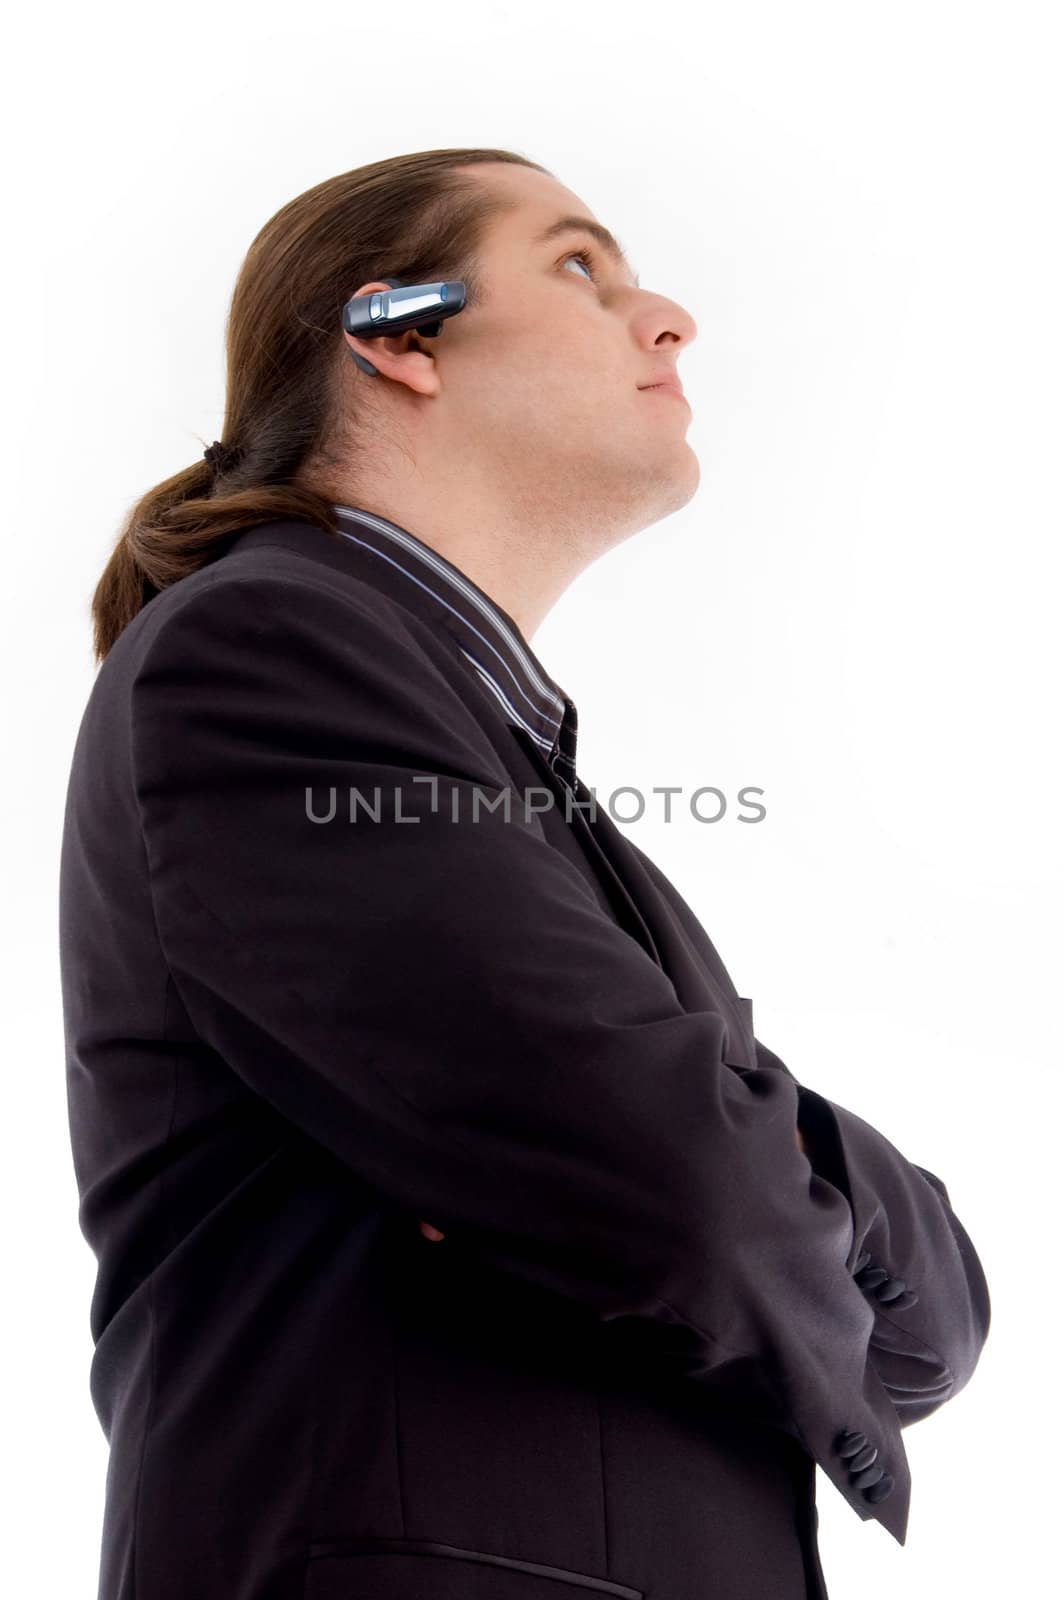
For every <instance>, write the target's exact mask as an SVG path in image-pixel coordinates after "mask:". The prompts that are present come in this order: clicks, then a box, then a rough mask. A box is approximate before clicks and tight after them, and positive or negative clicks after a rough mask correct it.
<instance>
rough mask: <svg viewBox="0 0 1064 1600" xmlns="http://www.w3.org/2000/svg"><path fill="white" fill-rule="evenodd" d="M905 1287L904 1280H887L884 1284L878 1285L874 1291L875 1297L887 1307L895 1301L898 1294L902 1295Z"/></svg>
mask: <svg viewBox="0 0 1064 1600" xmlns="http://www.w3.org/2000/svg"><path fill="white" fill-rule="evenodd" d="M905 1287H906V1284H905V1279H904V1278H888V1279H887V1281H886V1283H881V1284H880V1286H879V1288H878V1289H877V1290H876V1295H877V1298H878V1299H880V1300H882V1302H883V1304H884V1305H889V1304H890V1302H891V1301H892V1300H896V1299H897V1298H898V1296H899V1295H900V1294H902V1293H904V1291H905Z"/></svg>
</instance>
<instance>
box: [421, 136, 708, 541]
mask: <svg viewBox="0 0 1064 1600" xmlns="http://www.w3.org/2000/svg"><path fill="white" fill-rule="evenodd" d="M464 170H465V171H466V173H468V174H470V175H475V177H476V179H477V181H478V182H483V183H485V184H487V185H490V186H492V187H493V188H495V189H498V190H502V191H504V192H505V193H506V195H507V196H508V197H509V198H510V199H512V200H514V201H515V202H516V205H515V206H514V209H513V210H510V211H508V212H506V213H505V214H504V215H502V216H501V217H499V218H497V219H496V220H495V222H494V223H492V224H491V225H490V226H489V228H488V231H487V233H486V235H485V238H484V241H483V244H482V248H481V250H480V253H479V261H480V266H481V275H482V279H483V284H484V298H483V300H482V301H481V302H480V303H478V304H477V305H476V306H473V307H470V309H469V311H468V314H467V313H466V312H462V313H460V314H459V315H458V316H456V317H454V318H453V319H448V320H447V321H445V322H444V323H443V325H442V329H441V334H440V338H439V341H438V343H437V341H436V340H431V341H428V342H427V344H426V345H425V346H423V348H424V349H431V350H432V353H433V356H434V357H435V359H436V362H437V376H438V382H439V388H438V390H437V392H436V393H435V394H434V395H433V396H432V403H431V405H430V406H428V407H427V408H425V407H419V412H420V418H419V420H420V423H421V425H422V426H423V427H424V428H425V429H426V435H424V436H423V442H424V443H425V444H426V445H427V446H428V447H429V454H430V455H431V457H432V459H433V460H434V461H435V462H436V463H437V464H438V463H439V461H440V459H441V456H445V458H446V460H447V463H448V467H449V469H450V470H453V471H455V472H456V473H462V474H464V475H467V481H468V480H469V479H470V478H471V479H476V480H478V481H479V483H480V485H481V486H482V487H483V488H484V489H485V490H486V491H489V493H490V497H491V498H492V499H495V500H496V502H497V503H499V500H500V496H501V497H503V499H504V501H505V503H506V504H507V505H508V507H509V508H510V509H512V510H513V511H514V512H517V513H519V514H521V513H523V514H527V515H529V516H531V517H533V518H535V519H536V520H537V521H542V520H543V519H544V518H554V519H556V521H557V523H558V525H559V526H561V525H568V526H569V527H570V529H571V530H572V531H573V537H574V538H577V537H580V536H581V534H580V533H579V532H578V531H577V530H581V529H582V530H584V531H586V533H587V535H588V536H589V537H590V538H591V539H592V540H594V536H595V534H596V532H597V533H598V534H599V535H601V536H602V537H600V539H599V540H598V541H596V542H598V543H599V544H600V545H601V546H603V547H605V546H608V544H609V543H611V542H613V540H612V539H611V538H610V537H609V535H610V533H611V532H612V534H613V536H614V538H615V537H616V535H617V534H618V533H621V532H631V531H635V530H637V529H638V528H641V527H645V526H647V525H648V524H649V523H651V522H655V521H657V520H658V519H660V518H661V517H663V516H666V515H668V514H669V513H670V512H671V511H674V510H677V509H679V507H681V506H683V505H686V504H687V502H688V501H689V500H690V499H691V497H692V495H693V494H694V493H695V490H696V489H697V487H698V481H699V465H698V458H697V457H696V456H695V454H694V452H693V450H692V449H691V448H690V446H689V445H688V444H687V440H686V434H687V429H688V426H689V424H690V421H691V411H690V408H689V406H688V405H687V403H686V402H685V401H684V400H683V399H681V398H679V397H677V396H676V395H675V394H671V393H669V392H668V391H662V390H648V389H641V388H640V385H647V384H649V383H651V382H652V381H653V380H654V378H655V377H660V376H661V373H662V370H663V369H664V371H665V372H671V373H673V374H675V375H677V376H680V377H682V374H681V373H679V371H678V366H677V360H678V356H679V354H680V352H681V350H682V349H683V348H684V347H685V346H686V345H687V344H688V343H689V342H690V341H691V340H692V339H693V338H694V337H695V334H696V331H697V330H696V325H695V323H694V321H693V319H692V318H691V317H690V316H689V315H688V313H687V312H686V311H684V310H683V308H682V307H681V306H678V305H677V304H676V303H675V301H672V300H668V299H666V298H665V297H664V296H662V295H658V294H655V293H653V292H652V291H651V290H649V289H643V288H639V287H638V286H637V285H636V283H635V280H634V274H633V271H632V269H631V268H630V267H629V266H628V265H627V264H626V263H625V262H624V261H619V260H615V259H614V258H613V257H612V256H611V255H610V253H609V251H608V250H607V249H606V248H604V247H603V246H602V244H600V243H598V242H597V241H596V240H595V239H594V238H593V237H590V236H589V235H587V234H586V233H584V232H581V231H578V230H576V229H570V230H567V231H566V232H564V233H561V232H559V233H557V234H556V235H555V236H553V237H551V238H549V239H545V240H544V239H540V238H539V237H538V236H539V235H540V234H542V233H543V232H544V231H545V230H547V229H548V228H550V227H551V226H552V225H553V224H555V223H556V222H558V220H559V219H560V218H562V217H566V216H579V217H584V218H588V219H590V220H591V221H592V222H594V221H595V220H596V219H595V218H594V216H593V214H592V213H591V212H590V210H589V209H588V207H587V206H585V205H584V204H583V202H582V201H581V200H580V199H579V197H578V196H577V195H575V194H573V193H572V191H571V190H569V189H566V188H565V187H564V186H563V185H562V184H560V183H558V182H557V180H556V179H554V178H552V177H549V176H548V175H547V174H545V173H542V172H538V171H536V170H534V169H533V168H530V167H522V166H518V165H510V164H509V163H505V162H491V163H480V164H478V165H477V166H475V167H467V168H465V169H464ZM580 250H587V251H589V252H590V266H588V265H585V264H583V263H582V261H581V260H580V259H579V257H578V256H577V255H576V254H575V252H578V251H580ZM592 274H593V275H594V281H593V278H592Z"/></svg>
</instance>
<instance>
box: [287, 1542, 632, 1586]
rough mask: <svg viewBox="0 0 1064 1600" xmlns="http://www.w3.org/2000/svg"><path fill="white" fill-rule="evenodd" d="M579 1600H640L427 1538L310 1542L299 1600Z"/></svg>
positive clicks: (585, 1576) (604, 1581)
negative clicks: (607, 1599)
mask: <svg viewBox="0 0 1064 1600" xmlns="http://www.w3.org/2000/svg"><path fill="white" fill-rule="evenodd" d="M566 1588H568V1589H569V1591H570V1600H575V1594H576V1591H577V1590H579V1591H580V1594H581V1595H582V1597H583V1600H592V1596H593V1595H594V1594H596V1593H598V1594H601V1595H604V1596H611V1595H612V1596H614V1597H615V1600H643V1592H642V1590H641V1589H630V1588H628V1587H627V1585H625V1584H622V1583H612V1582H610V1580H609V1579H608V1578H596V1577H594V1576H592V1574H590V1573H587V1572H573V1571H571V1570H570V1569H569V1568H568V1567H554V1566H549V1565H547V1564H545V1563H543V1562H539V1561H519V1560H518V1559H517V1558H516V1557H514V1556H502V1555H492V1554H489V1553H488V1552H487V1551H484V1550H465V1549H462V1548H461V1547H460V1546H458V1545H450V1544H439V1543H437V1542H435V1541H434V1540H430V1539H389V1538H384V1537H369V1536H367V1537H362V1538H357V1539H317V1540H314V1541H313V1542H312V1543H311V1546H310V1560H309V1563H308V1567H307V1582H306V1588H305V1591H304V1600H411V1597H412V1596H415V1595H416V1596H417V1600H562V1596H563V1595H564V1594H565V1590H566Z"/></svg>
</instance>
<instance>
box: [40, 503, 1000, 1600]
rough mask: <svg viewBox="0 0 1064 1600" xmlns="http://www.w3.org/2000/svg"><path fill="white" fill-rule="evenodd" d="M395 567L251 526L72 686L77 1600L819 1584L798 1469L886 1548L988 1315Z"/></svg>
mask: <svg viewBox="0 0 1064 1600" xmlns="http://www.w3.org/2000/svg"><path fill="white" fill-rule="evenodd" d="M382 567H383V564H382V563H380V562H379V561H378V562H376V564H374V561H373V559H372V558H367V557H366V556H365V555H364V554H363V553H361V552H360V551H359V549H358V548H357V546H355V545H353V544H351V543H350V542H348V541H345V540H343V539H342V538H340V537H339V536H333V535H330V534H328V533H326V532H325V531H324V530H323V529H318V528H315V527H313V526H311V525H303V524H299V523H291V522H275V523H269V524H262V525H259V526H258V527H256V528H253V529H251V530H249V531H247V532H245V533H244V534H242V535H240V536H238V537H237V539H236V540H235V542H234V544H233V545H232V547H231V548H230V549H229V550H228V551H227V552H226V554H225V555H224V556H223V557H221V558H220V559H218V560H216V561H215V562H213V563H212V564H211V565H210V566H208V567H207V568H205V569H204V570H202V571H201V572H199V573H197V574H195V575H194V576H192V577H190V578H187V579H184V580H183V581H182V582H180V583H178V584H176V585H175V586H173V587H172V588H170V589H168V590H166V591H164V592H163V593H162V594H161V595H159V596H157V597H156V598H155V599H153V600H152V601H151V603H150V604H149V605H147V606H146V607H145V609H144V610H143V611H142V612H141V613H140V615H139V616H138V617H137V618H136V620H135V621H134V622H133V623H132V624H131V625H130V626H129V628H128V629H127V630H126V631H125V632H124V633H123V635H122V636H121V637H120V639H119V640H118V642H117V644H116V645H115V646H114V648H113V649H112V651H111V653H110V654H109V656H108V657H107V658H106V660H105V661H104V663H103V665H102V667H101V669H100V672H99V674H98V676H97V679H96V682H95V684H94V686H93V690H92V693H91V696H90V698H89V702H88V705H87V707H86V710H85V715H84V718H83V722H82V725H81V729H80V732H79V736H78V740H77V744H76V748H75V751H74V757H73V766H72V772H71V779H70V788H69V793H68V798H67V812H66V819H65V832H64V840H63V853H62V862H61V891H60V936H61V964H62V977H63V1005H64V1018H65V1026H66V1036H67V1046H68V1058H67V1061H68V1086H69V1107H70V1126H71V1137H72V1146H73V1156H74V1163H75V1168H76V1175H77V1181H78V1186H79V1194H80V1196H81V1205H80V1211H79V1219H80V1223H81V1227H82V1230H83V1232H84V1234H85V1237H86V1238H87V1239H88V1241H89V1243H90V1244H91V1246H92V1248H93V1250H94V1252H95V1253H96V1255H97V1257H98V1265H99V1270H98V1278H97V1286H96V1290H95V1294H94V1298H93V1302H92V1309H91V1329H92V1335H93V1339H94V1341H95V1353H94V1357H93V1361H92V1368H91V1393H92V1398H93V1402H94V1405H95V1407H96V1410H97V1413H98V1416H99V1419H100V1422H101V1424H102V1426H103V1428H104V1430H105V1432H106V1435H107V1438H108V1440H109V1442H110V1457H109V1468H108V1476H107V1485H106V1509H105V1518H104V1527H103V1541H102V1552H101V1565H100V1590H99V1593H100V1600H178V1597H182V1600H187V1597H191V1596H195V1600H297V1597H302V1600H341V1597H342V1600H351V1597H353V1596H355V1595H365V1596H372V1597H373V1600H411V1597H413V1596H417V1597H419V1600H561V1597H562V1596H563V1595H565V1594H567V1593H568V1594H572V1595H573V1596H574V1597H575V1596H576V1594H577V1593H578V1592H584V1593H586V1592H587V1591H588V1590H597V1591H599V1592H600V1593H602V1594H605V1595H614V1596H621V1597H629V1600H638V1597H639V1596H648V1597H650V1596H653V1597H654V1600H706V1597H708V1596H709V1595H713V1596H720V1597H721V1600H747V1597H749V1600H755V1597H756V1600H798V1597H805V1596H811V1595H812V1596H816V1595H822V1594H823V1593H824V1590H823V1580H822V1576H821V1573H820V1566H819V1561H818V1558H817V1549H816V1510H815V1504H814V1496H813V1480H814V1471H813V1467H814V1463H815V1462H818V1463H819V1464H820V1466H821V1467H822V1468H823V1470H824V1472H825V1473H826V1474H827V1476H828V1477H829V1478H830V1479H831V1481H832V1483H833V1484H834V1486H835V1487H836V1489H837V1490H838V1491H839V1492H840V1493H841V1494H842V1495H843V1496H844V1497H845V1499H846V1501H847V1502H848V1504H849V1505H850V1506H851V1507H852V1509H853V1511H854V1512H855V1513H856V1515H857V1516H859V1517H861V1518H874V1519H877V1520H878V1521H879V1522H881V1523H882V1524H883V1525H884V1526H885V1527H886V1528H888V1529H889V1531H890V1532H891V1533H892V1534H893V1536H894V1537H895V1538H896V1539H897V1540H898V1541H899V1542H904V1538H905V1530H906V1522H907V1515H908V1508H909V1496H910V1479H909V1471H908V1467H907V1464H906V1457H905V1450H904V1446H903V1441H902V1432H901V1430H902V1429H903V1428H904V1427H905V1426H906V1425H907V1424H910V1423H912V1422H915V1421H917V1420H919V1419H920V1418H922V1417H925V1416H927V1415H928V1414H929V1413H930V1412H932V1411H933V1410H935V1409H936V1407H938V1406H940V1405H942V1404H943V1402H944V1401H946V1400H947V1399H949V1397H950V1396H951V1395H953V1394H955V1393H956V1392H957V1391H958V1390H959V1389H961V1388H962V1387H963V1386H964V1384H965V1383H966V1382H967V1381H968V1379H969V1377H970V1375H971V1373H972V1371H973V1369H974V1367H975V1365H976V1362H977V1359H978V1356H979V1353H980V1350H981V1347H982V1345H983V1342H984V1340H985V1338H986V1334H987V1330H988V1326H989V1318H990V1306H989V1298H988V1293H987V1286H986V1282H985V1279H984V1276H983V1273H982V1270H981V1268H980V1264H979V1261H978V1259H977V1257H976V1254H975V1251H974V1249H973V1247H972V1244H971V1242H970V1240H969V1238H968V1236H967V1234H966V1233H965V1231H964V1229H963V1227H962V1226H961V1224H960V1222H959V1221H958V1219H957V1217H956V1216H955V1215H954V1213H953V1211H952V1209H951V1207H950V1202H949V1196H948V1194H947V1191H946V1188H945V1186H944V1184H943V1183H942V1182H941V1180H940V1179H938V1178H937V1177H936V1176H935V1175H934V1174H932V1173H930V1172H928V1171H927V1170H925V1169H923V1168H920V1167H917V1166H915V1165H913V1164H912V1163H911V1162H910V1161H908V1160H907V1159H906V1158H905V1157H904V1156H903V1155H902V1154H901V1153H900V1152H899V1151H898V1150H897V1149H896V1148H895V1147H894V1146H893V1145H892V1144H890V1143H889V1142H888V1140H887V1139H885V1138H884V1137H883V1136H882V1135H881V1134H880V1133H878V1132H877V1131H876V1130H875V1129H874V1128H873V1127H870V1126H869V1124H868V1123H867V1122H865V1121H863V1120H862V1119H861V1118H860V1117H859V1116H857V1115H855V1114H854V1113H853V1112H851V1111H849V1110H846V1109H845V1108H843V1107H841V1106H839V1105H836V1104H834V1103H833V1102H831V1101H828V1100H827V1099H825V1098H824V1097H822V1096H820V1095H818V1094H817V1093H816V1092H815V1091H813V1090H811V1089H809V1088H807V1087H805V1086H803V1085H801V1084H799V1083H798V1082H797V1081H796V1079H795V1077H794V1076H793V1075H792V1074H791V1072H790V1071H789V1069H788V1068H787V1067H786V1066H785V1065H784V1063H783V1062H782V1061H781V1060H780V1059H779V1057H778V1056H776V1055H774V1054H773V1052H772V1051H771V1050H769V1049H768V1048H767V1047H766V1046H765V1045H763V1044H762V1043H761V1042H760V1040H758V1039H756V1038H755V1037H754V1034H753V1031H752V1015H751V1008H750V1002H749V1001H748V1000H747V999H744V998H741V997H740V996H738V995H737V994H736V992H735V988H734V986H733V984H732V982H731V980H730V979H729V977H728V974H727V972H726V971H725V969H724V966H723V965H722V963H721V960H720V958H719V956H718V955H717V952H716V951H715V949H714V947H713V945H712V944H711V942H710V940H709V938H708V936H707V934H706V932H705V930H704V929H703V927H702V926H701V924H700V923H699V922H698V920H697V919H696V917H695V915H694V914H693V912H692V911H691V909H690V907H689V906H688V905H687V904H686V903H685V901H684V900H683V899H682V897H681V896H680V894H679V893H678V892H677V890H676V889H675V888H674V887H673V886H672V884H670V883H669V881H668V880H667V879H666V877H665V876H664V874H663V873H662V872H661V871H660V870H659V869H658V868H657V867H656V866H655V865H654V863H653V862H652V861H651V860H650V859H649V858H648V857H647V856H646V855H645V854H644V853H643V852H642V851H641V850H640V849H639V848H638V847H637V846H636V845H634V844H633V843H632V842H631V840H630V839H628V838H627V837H625V836H624V835H623V834H622V833H621V832H620V831H619V830H618V829H617V827H616V826H615V825H614V824H613V823H612V822H611V821H610V819H609V816H608V813H607V812H606V809H605V807H600V808H599V809H598V812H597V816H596V818H595V820H594V821H589V820H588V814H587V813H586V812H580V811H577V812H575V813H573V814H572V815H571V816H567V815H566V803H565V796H566V794H567V793H568V791H567V790H566V788H565V786H564V784H563V783H562V782H561V780H560V779H559V778H558V777H557V776H556V775H555V773H554V772H553V771H552V769H551V767H550V766H549V765H548V764H547V762H546V761H545V759H544V758H543V756H542V755H541V753H540V752H539V751H538V750H537V748H536V746H535V745H534V744H533V743H532V742H531V741H529V740H528V738H527V736H526V735H525V734H524V733H523V731H522V730H520V729H519V728H517V727H516V726H515V725H511V724H508V722H507V720H506V718H505V716H504V715H502V714H501V713H500V709H499V706H498V704H497V703H495V702H494V701H492V700H491V698H490V696H489V694H488V692H487V690H486V689H485V687H484V685H483V684H482V683H480V682H479V681H478V680H477V677H476V675H475V673H474V672H473V671H472V670H471V669H470V667H469V665H468V663H467V662H465V661H464V660H462V659H461V657H460V653H459V652H458V651H457V650H456V649H455V647H454V644H453V641H452V640H451V639H449V638H448V636H447V634H446V633H445V632H444V631H442V630H441V629H440V628H439V626H438V624H437V619H436V617H435V615H434V614H433V613H432V612H431V610H430V609H427V608H425V607H423V606H422V604H421V603H420V602H419V601H418V599H417V597H416V595H411V594H408V595H407V596H406V597H405V598H404V599H403V600H402V601H400V600H399V599H398V598H397V597H396V594H395V593H394V592H391V591H390V590H389V586H388V584H387V582H386V580H385V578H384V577H383V576H382V571H381V569H382ZM409 587H410V588H412V587H413V586H409ZM428 775H435V776H436V779H437V782H436V784H435V786H434V785H433V784H432V783H430V782H428V781H427V778H428ZM419 780H420V781H419ZM331 788H335V789H336V791H337V808H336V814H335V816H334V817H333V820H331V821H321V820H318V821H314V820H311V818H310V816H309V815H308V810H310V811H313V812H314V814H315V815H317V816H318V817H321V816H323V815H325V814H326V812H327V808H328V801H329V794H330V789H331ZM353 788H354V789H355V790H357V791H358V792H359V794H360V795H361V799H360V800H358V801H356V806H355V816H356V820H355V821H351V820H350V816H351V813H350V810H349V806H348V801H349V799H350V798H351V790H352V789H353ZM533 788H536V789H537V790H539V789H541V790H543V791H545V792H546V793H547V794H553V795H554V797H555V805H554V808H553V809H551V810H547V811H542V810H530V811H528V812H527V813H526V810H525V807H524V800H525V797H526V795H527V793H528V791H529V790H531V789H533ZM507 790H508V791H509V792H510V794H511V796H512V800H513V804H512V806H511V811H510V815H509V818H507V817H506V815H505V813H504V812H503V811H502V810H501V809H500V808H499V807H498V806H496V809H494V810H491V809H486V808H485V809H483V810H482V811H481V813H480V814H479V815H478V819H477V820H476V821H475V822H474V821H473V820H472V818H473V815H474V812H473V797H474V791H479V792H480V794H481V796H482V797H483V799H484V800H495V801H499V800H500V798H501V796H502V795H503V794H504V793H505V792H506V791H507ZM308 791H310V804H309V807H308ZM395 791H398V794H396V792H395ZM579 797H580V798H581V799H582V800H584V801H585V802H586V801H587V799H588V798H589V796H588V791H587V790H586V789H585V788H583V786H580V787H579ZM538 803H539V802H538V800H533V802H532V804H533V806H535V805H536V804H538ZM374 804H377V805H378V816H379V819H380V820H377V821H371V820H369V816H370V813H369V812H368V811H367V810H366V807H367V806H370V807H372V806H373V805H374ZM411 819H413V820H411ZM799 1118H800V1119H801V1124H802V1127H803V1129H804V1130H805V1132H806V1134H807V1136H808V1138H809V1140H810V1157H809V1158H807V1157H806V1156H805V1155H803V1154H802V1153H801V1151H800V1150H799V1149H798V1146H797V1143H796V1139H795V1125H796V1120H798V1119H799ZM419 1218H423V1219H425V1220H427V1221H429V1222H431V1223H433V1224H434V1225H435V1226H436V1227H438V1228H440V1229H442V1230H443V1231H444V1233H445V1235H446V1237H445V1239H444V1240H443V1241H442V1242H432V1243H430V1242H429V1241H428V1240H426V1239H425V1238H423V1237H422V1235H421V1234H420V1232H419V1230H418V1226H417V1222H418V1219H419ZM906 1286H908V1292H904V1293H902V1294H901V1300H900V1304H901V1306H902V1307H903V1309H897V1308H892V1305H891V1304H890V1303H888V1300H887V1299H886V1298H884V1299H880V1297H879V1295H880V1293H881V1292H883V1293H885V1294H886V1295H888V1296H889V1297H891V1298H893V1297H897V1296H898V1295H899V1288H900V1289H901V1290H902V1291H905V1290H906ZM877 1482H878V1483H879V1484H880V1489H879V1491H878V1492H879V1494H880V1495H881V1496H882V1497H881V1498H878V1499H877V1498H876V1497H875V1496H876V1492H877V1491H876V1489H875V1485H876V1483H877ZM883 1488H887V1489H889V1492H888V1493H886V1494H883V1493H882V1490H883Z"/></svg>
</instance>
